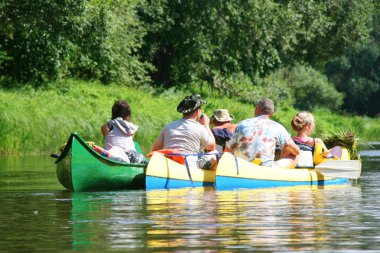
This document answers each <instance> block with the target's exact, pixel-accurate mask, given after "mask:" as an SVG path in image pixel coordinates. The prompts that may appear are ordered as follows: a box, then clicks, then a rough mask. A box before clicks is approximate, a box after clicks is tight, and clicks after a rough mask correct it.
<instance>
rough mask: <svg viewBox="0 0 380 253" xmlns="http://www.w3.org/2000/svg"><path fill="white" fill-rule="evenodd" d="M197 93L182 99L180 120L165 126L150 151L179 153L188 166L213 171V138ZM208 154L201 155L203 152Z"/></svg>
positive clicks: (179, 106)
mask: <svg viewBox="0 0 380 253" xmlns="http://www.w3.org/2000/svg"><path fill="white" fill-rule="evenodd" d="M205 103H206V101H204V100H201V96H200V95H198V94H195V95H192V96H187V97H185V98H184V99H183V100H182V101H181V102H180V103H179V105H178V106H177V111H178V112H180V113H182V118H181V119H179V120H177V121H174V122H171V123H169V124H167V125H166V126H165V127H164V129H163V130H162V131H161V132H160V135H159V136H158V138H157V140H156V142H155V144H154V145H153V148H152V151H159V150H162V149H171V150H178V151H179V152H180V153H182V154H185V155H186V160H187V162H188V165H189V166H197V167H198V168H200V169H212V168H213V167H214V166H213V165H214V164H216V162H217V157H216V155H215V154H217V151H216V150H215V139H214V136H213V134H212V132H211V129H210V127H209V123H210V119H209V118H208V117H207V115H206V114H202V109H201V107H202V105H204V104H205ZM205 151H206V152H208V155H201V154H203V153H204V152H205Z"/></svg>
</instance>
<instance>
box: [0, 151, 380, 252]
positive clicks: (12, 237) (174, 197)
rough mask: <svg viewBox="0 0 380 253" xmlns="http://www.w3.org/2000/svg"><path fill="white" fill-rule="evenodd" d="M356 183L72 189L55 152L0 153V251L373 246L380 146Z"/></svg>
mask: <svg viewBox="0 0 380 253" xmlns="http://www.w3.org/2000/svg"><path fill="white" fill-rule="evenodd" d="M361 154H362V158H363V172H362V176H361V178H360V179H359V180H358V181H357V182H352V183H350V184H347V185H338V186H319V187H318V186H313V187H311V186H302V187H287V188H272V189H253V190H233V191H216V190H215V189H214V188H194V189H190V188H188V189H177V190H154V191H143V190H138V191H119V192H90V193H72V192H69V191H66V190H65V189H64V188H63V187H62V186H61V185H60V184H59V183H58V181H57V179H56V175H55V165H54V163H53V159H52V158H50V157H44V156H26V157H0V206H1V212H0V213H1V215H0V252H41V251H44V252H53V251H57V250H61V251H64V252H74V251H88V252H104V251H120V252H125V251H138V252H186V251H187V252H194V251H195V252H197V251H198V252H231V251H236V252H240V251H270V252H294V251H297V252H378V251H379V249H380V229H379V226H380V198H379V196H380V188H379V187H378V184H379V183H378V182H379V181H380V173H379V171H380V150H376V151H374V150H369V151H362V152H361Z"/></svg>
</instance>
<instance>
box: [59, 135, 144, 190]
mask: <svg viewBox="0 0 380 253" xmlns="http://www.w3.org/2000/svg"><path fill="white" fill-rule="evenodd" d="M136 148H137V150H138V151H141V150H140V147H139V146H138V144H137V143H136ZM55 163H56V164H57V177H58V180H59V182H60V183H61V184H62V185H63V186H64V187H65V188H66V189H68V190H72V191H75V192H82V191H107V190H123V189H144V188H145V170H146V165H143V164H131V163H123V162H116V161H113V160H110V159H108V158H106V157H103V156H101V155H100V154H98V153H97V152H96V151H94V150H93V149H92V148H91V147H90V146H89V145H88V144H87V143H86V142H85V141H84V140H83V139H82V138H81V137H80V136H79V135H78V134H77V133H72V134H71V135H70V138H69V140H68V141H67V144H66V146H65V148H64V150H63V151H62V153H61V155H60V156H59V157H58V158H57V160H56V162H55Z"/></svg>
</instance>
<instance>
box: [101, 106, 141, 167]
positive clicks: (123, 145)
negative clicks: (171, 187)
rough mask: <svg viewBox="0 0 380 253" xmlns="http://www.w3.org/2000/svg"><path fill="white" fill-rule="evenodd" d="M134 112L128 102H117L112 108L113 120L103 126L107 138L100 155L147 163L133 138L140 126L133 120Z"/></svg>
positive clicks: (119, 159) (103, 132)
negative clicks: (137, 149)
mask: <svg viewBox="0 0 380 253" xmlns="http://www.w3.org/2000/svg"><path fill="white" fill-rule="evenodd" d="M131 115H132V111H131V108H130V106H129V104H128V102H127V101H116V102H115V103H114V105H113V106H112V119H111V120H109V121H108V122H107V123H106V124H104V125H102V127H101V132H102V134H103V136H104V138H105V142H104V149H102V148H100V149H99V147H97V148H95V150H97V149H98V150H97V151H98V152H99V153H101V154H103V155H106V156H108V157H109V158H111V159H113V160H117V161H122V162H127V163H145V162H146V160H145V158H144V156H143V155H142V154H140V153H138V152H137V151H136V148H135V143H134V141H133V137H134V135H135V133H136V131H137V130H138V128H139V127H138V126H137V125H135V124H133V123H132V122H131V121H130V120H131Z"/></svg>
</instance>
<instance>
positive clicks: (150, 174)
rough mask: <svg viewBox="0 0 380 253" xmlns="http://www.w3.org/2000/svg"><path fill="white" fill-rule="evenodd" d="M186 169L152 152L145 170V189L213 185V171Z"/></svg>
mask: <svg viewBox="0 0 380 253" xmlns="http://www.w3.org/2000/svg"><path fill="white" fill-rule="evenodd" d="M188 169H189V170H188ZM188 169H187V168H186V166H185V165H182V164H179V163H177V162H174V161H173V160H171V159H169V158H166V157H165V156H164V155H162V154H160V153H154V154H153V156H152V158H151V159H150V161H149V164H148V167H147V170H146V189H147V190H151V189H174V188H185V187H200V186H215V171H212V170H201V169H198V168H192V167H190V168H188ZM189 173H190V176H189Z"/></svg>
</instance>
